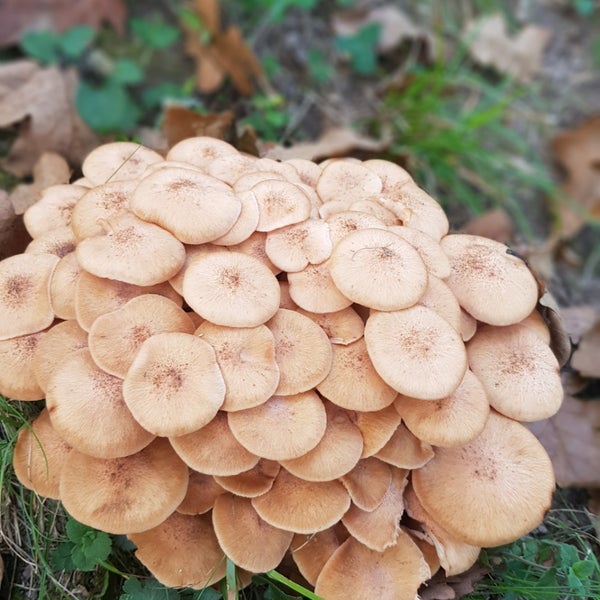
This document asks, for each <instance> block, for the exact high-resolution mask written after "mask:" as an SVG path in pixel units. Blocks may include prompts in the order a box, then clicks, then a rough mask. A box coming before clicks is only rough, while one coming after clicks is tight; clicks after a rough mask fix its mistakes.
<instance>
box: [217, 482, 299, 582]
mask: <svg viewBox="0 0 600 600" xmlns="http://www.w3.org/2000/svg"><path fill="white" fill-rule="evenodd" d="M212 521H213V526H214V528H215V534H216V536H217V539H218V540H219V545H220V546H221V548H222V549H223V551H224V552H225V554H226V555H227V556H228V557H229V559H230V560H232V561H233V562H234V563H235V564H236V565H237V566H239V567H241V568H242V569H247V570H248V571H251V572H252V573H265V572H266V571H270V570H271V569H275V568H276V567H277V565H279V563H280V562H281V560H282V559H283V556H284V554H285V553H286V552H287V549H288V548H289V546H290V542H291V541H292V537H293V535H294V534H293V533H292V532H291V531H284V530H282V529H279V528H277V527H273V526H272V525H269V524H268V523H267V522H266V521H264V520H263V519H261V517H260V516H259V514H258V513H257V512H256V510H255V509H254V507H253V506H252V502H251V501H250V500H249V499H248V498H239V497H238V496H234V495H233V494H222V495H221V496H219V497H218V498H217V500H216V502H215V506H214V508H213V511H212Z"/></svg>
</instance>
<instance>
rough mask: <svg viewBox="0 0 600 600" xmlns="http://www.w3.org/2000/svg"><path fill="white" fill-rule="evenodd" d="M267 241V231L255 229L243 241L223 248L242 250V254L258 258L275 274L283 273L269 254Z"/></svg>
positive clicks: (235, 250)
mask: <svg viewBox="0 0 600 600" xmlns="http://www.w3.org/2000/svg"><path fill="white" fill-rule="evenodd" d="M266 243H267V233H266V232H265V231H255V232H254V233H253V234H252V235H251V236H250V237H248V238H246V239H245V240H244V241H243V242H240V243H239V244H234V245H233V246H226V247H224V248H223V250H225V249H227V250H233V251H234V252H241V253H242V254H246V255H247V256H251V257H252V258H256V260H259V261H260V262H261V263H263V264H264V265H265V266H266V267H268V269H269V271H271V273H273V275H279V273H281V269H280V268H279V267H276V266H275V265H274V264H273V263H272V262H271V260H270V259H269V257H268V256H267V251H266V250H265V246H266Z"/></svg>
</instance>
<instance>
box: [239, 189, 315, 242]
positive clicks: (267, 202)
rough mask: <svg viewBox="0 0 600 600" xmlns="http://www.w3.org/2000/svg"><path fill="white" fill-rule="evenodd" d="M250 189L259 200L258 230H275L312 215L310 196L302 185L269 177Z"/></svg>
mask: <svg viewBox="0 0 600 600" xmlns="http://www.w3.org/2000/svg"><path fill="white" fill-rule="evenodd" d="M250 191H251V192H252V193H253V194H254V197H255V198H256V201H257V202H258V214H259V216H258V225H257V226H256V230H257V231H273V230H274V229H279V228H281V227H285V226H286V225H293V224H294V223H300V222H301V221H305V220H306V219H308V218H309V217H310V213H311V202H310V198H309V197H308V195H307V194H306V192H304V191H303V190H302V188H301V187H299V186H297V185H294V184H293V183H290V182H289V181H287V180H284V181H278V180H276V179H267V180H265V181H261V182H259V183H257V184H255V185H254V186H252V188H251V189H250Z"/></svg>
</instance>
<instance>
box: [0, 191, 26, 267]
mask: <svg viewBox="0 0 600 600" xmlns="http://www.w3.org/2000/svg"><path fill="white" fill-rule="evenodd" d="M30 241H31V237H30V236H29V234H28V233H27V231H26V229H25V225H24V224H23V218H22V217H20V216H18V215H16V214H15V211H14V209H13V206H12V203H11V201H10V198H9V197H8V194H7V193H6V192H5V191H4V190H0V260H4V259H5V258H8V257H9V256H13V255H15V254H20V253H21V252H23V251H24V250H25V247H26V246H27V244H28V243H29V242H30Z"/></svg>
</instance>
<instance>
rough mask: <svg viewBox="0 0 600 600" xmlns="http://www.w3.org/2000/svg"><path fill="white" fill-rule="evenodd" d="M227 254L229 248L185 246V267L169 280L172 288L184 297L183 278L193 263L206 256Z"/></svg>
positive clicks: (209, 245) (211, 245)
mask: <svg viewBox="0 0 600 600" xmlns="http://www.w3.org/2000/svg"><path fill="white" fill-rule="evenodd" d="M223 251H225V252H227V251H228V248H223V247H222V246H215V245H214V244H198V245H191V244H186V245H185V260H184V261H183V265H182V266H181V269H179V271H177V273H175V275H173V277H171V279H169V283H170V284H171V287H172V288H173V289H174V290H175V291H176V292H177V293H178V294H180V295H182V296H183V278H184V276H185V272H186V271H187V268H188V267H189V266H190V265H191V264H192V262H193V261H194V260H195V259H196V258H197V257H199V256H204V255H206V254H212V253H214V252H223Z"/></svg>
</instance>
